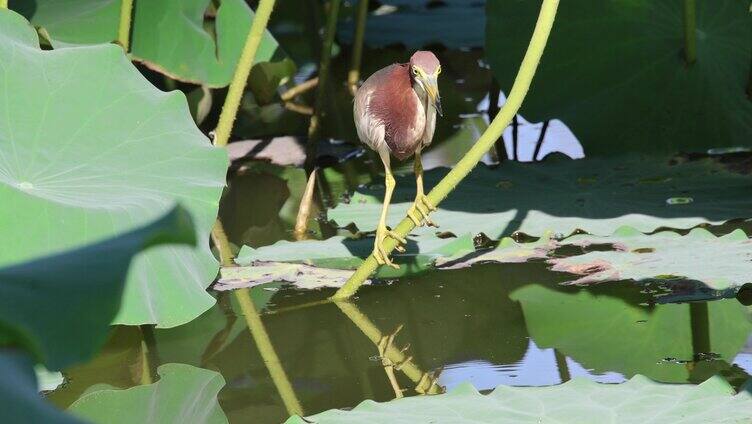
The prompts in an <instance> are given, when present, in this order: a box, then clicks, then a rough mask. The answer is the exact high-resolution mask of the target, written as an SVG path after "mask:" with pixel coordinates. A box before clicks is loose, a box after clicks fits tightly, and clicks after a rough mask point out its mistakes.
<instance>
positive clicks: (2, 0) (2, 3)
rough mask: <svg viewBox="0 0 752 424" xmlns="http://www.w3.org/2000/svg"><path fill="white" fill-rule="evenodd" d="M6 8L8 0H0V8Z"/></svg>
mask: <svg viewBox="0 0 752 424" xmlns="http://www.w3.org/2000/svg"><path fill="white" fill-rule="evenodd" d="M7 8H8V0H0V9H7Z"/></svg>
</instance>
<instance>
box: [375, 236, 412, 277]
mask: <svg viewBox="0 0 752 424" xmlns="http://www.w3.org/2000/svg"><path fill="white" fill-rule="evenodd" d="M387 236H389V237H391V238H393V239H394V240H396V241H397V246H396V247H395V249H396V250H397V251H398V252H404V251H405V248H404V247H402V246H401V245H403V244H405V243H407V240H405V238H404V237H402V236H400V235H399V234H397V233H395V232H394V231H392V230H389V229H387V228H386V226H384V227H379V228H377V229H376V241H374V243H373V257H374V258H375V259H376V262H377V263H378V264H379V265H387V266H390V267H392V268H395V269H399V265H397V264H395V263H394V262H392V260H391V259H389V255H388V254H387V252H386V249H385V248H384V240H385V239H386V238H387Z"/></svg>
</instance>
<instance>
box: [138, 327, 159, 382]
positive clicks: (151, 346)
mask: <svg viewBox="0 0 752 424" xmlns="http://www.w3.org/2000/svg"><path fill="white" fill-rule="evenodd" d="M138 327H139V330H141V331H140V332H141V349H140V351H141V376H140V378H139V384H141V385H146V384H152V383H153V382H154V378H153V376H154V375H155V372H154V371H155V370H154V367H155V366H156V364H157V363H158V362H159V358H158V357H157V349H156V348H157V342H156V339H155V338H154V328H153V327H152V326H150V325H139V326H138Z"/></svg>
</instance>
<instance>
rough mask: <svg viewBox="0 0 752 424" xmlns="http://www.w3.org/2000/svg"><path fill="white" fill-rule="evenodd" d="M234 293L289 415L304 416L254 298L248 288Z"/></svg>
mask: <svg viewBox="0 0 752 424" xmlns="http://www.w3.org/2000/svg"><path fill="white" fill-rule="evenodd" d="M233 294H234V295H235V299H236V300H237V301H238V304H239V305H240V309H241V311H242V312H243V316H244V317H245V322H246V324H247V325H248V331H250V332H251V336H252V337H253V341H254V342H256V347H257V348H258V350H259V353H260V354H261V358H262V359H263V360H264V365H266V368H267V369H268V370H269V374H270V375H271V376H272V381H273V382H274V386H275V387H276V388H277V392H279V395H280V397H282V402H283V403H284V404H285V408H286V409H287V413H288V414H289V415H300V416H303V407H302V406H301V405H300V401H299V400H298V397H297V395H296V394H295V390H293V388H292V384H290V379H289V378H287V373H286V372H285V369H284V368H282V363H281V362H280V360H279V356H277V352H276V351H275V350H274V345H272V341H271V339H270V338H269V333H267V332H266V327H264V323H263V321H261V317H260V316H259V313H258V311H256V307H255V306H254V305H253V300H251V296H250V295H249V294H248V289H238V290H235V291H234V292H233Z"/></svg>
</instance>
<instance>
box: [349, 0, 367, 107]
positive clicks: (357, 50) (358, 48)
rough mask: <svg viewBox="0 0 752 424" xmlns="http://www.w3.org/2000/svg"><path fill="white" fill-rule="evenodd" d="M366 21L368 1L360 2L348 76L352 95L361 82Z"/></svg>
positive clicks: (361, 0)
mask: <svg viewBox="0 0 752 424" xmlns="http://www.w3.org/2000/svg"><path fill="white" fill-rule="evenodd" d="M366 19H368V0H359V2H358V16H357V17H356V19H355V38H354V39H353V47H352V65H351V66H350V72H349V73H348V74H347V85H348V87H349V88H350V93H352V95H353V96H354V95H355V92H356V91H357V90H358V81H359V80H360V62H361V60H362V59H363V40H364V39H365V35H366Z"/></svg>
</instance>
